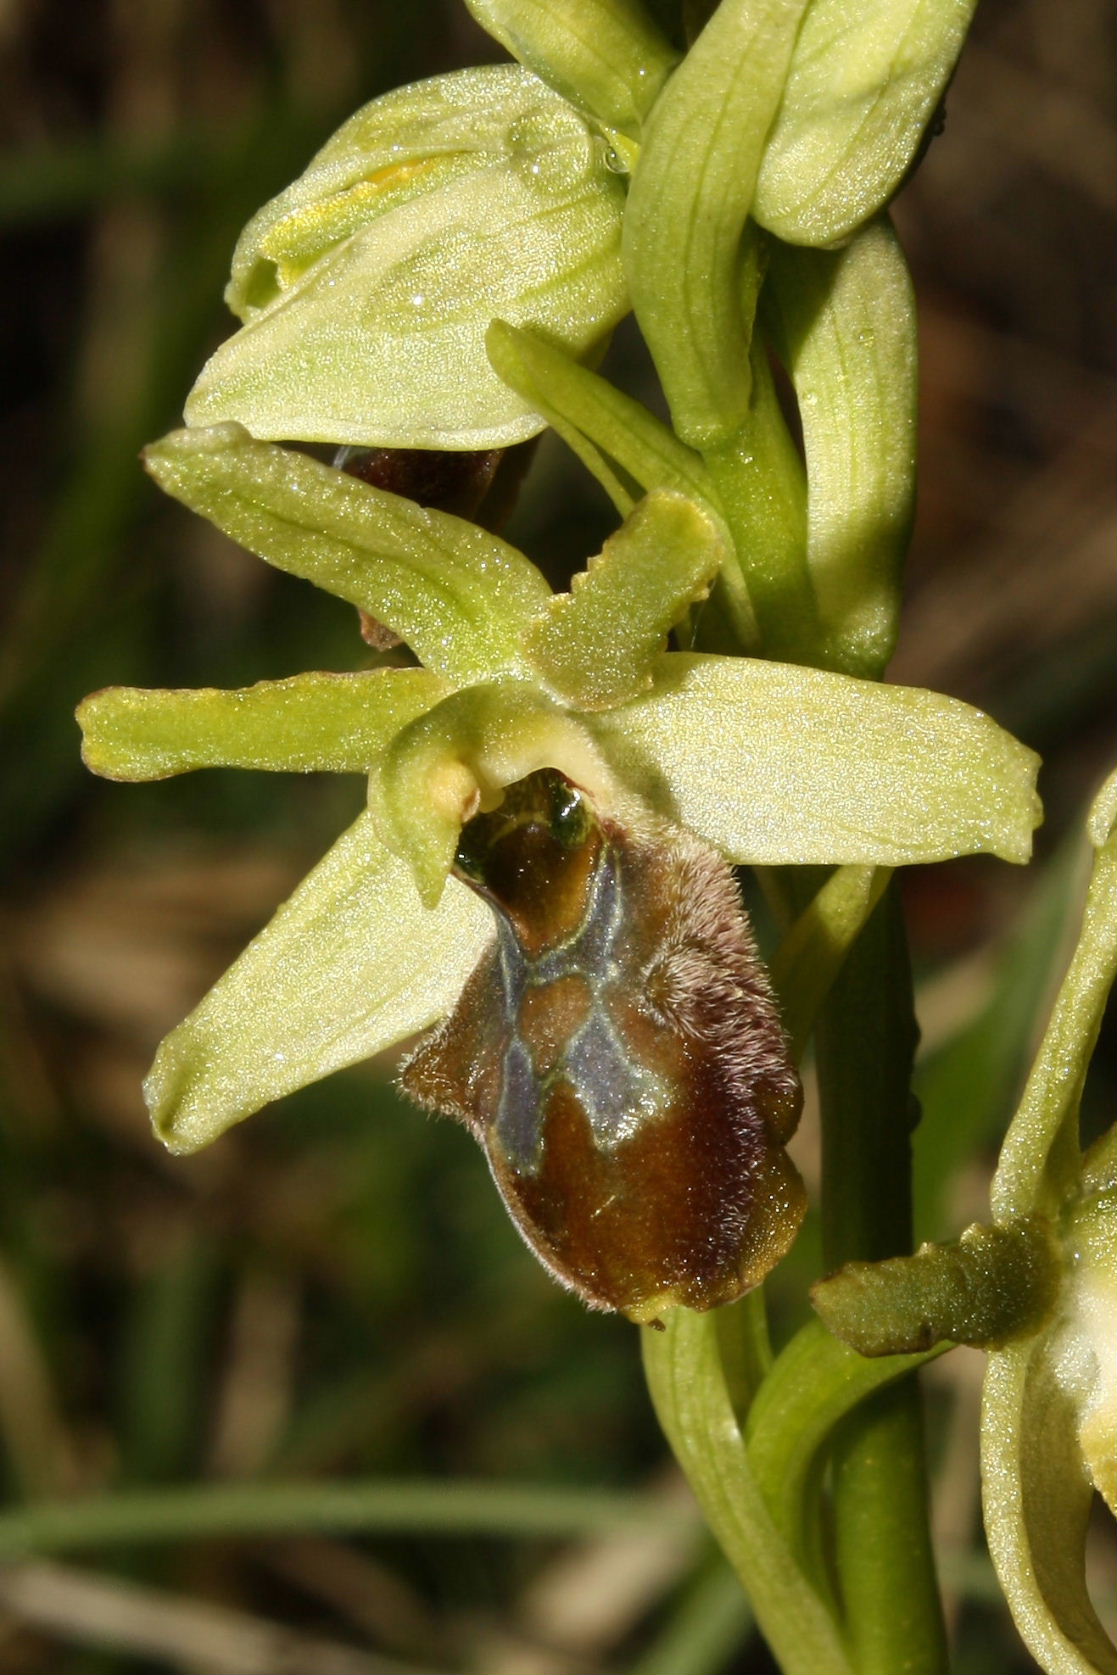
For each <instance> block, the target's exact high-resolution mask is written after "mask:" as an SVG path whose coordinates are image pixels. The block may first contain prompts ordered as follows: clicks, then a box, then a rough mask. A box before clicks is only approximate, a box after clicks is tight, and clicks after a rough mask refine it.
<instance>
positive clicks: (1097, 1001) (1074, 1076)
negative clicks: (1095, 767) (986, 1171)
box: [991, 775, 1117, 1221]
mask: <svg viewBox="0 0 1117 1675" xmlns="http://www.w3.org/2000/svg"><path fill="white" fill-rule="evenodd" d="M1115 794H1117V775H1112V776H1111V777H1110V778H1109V780H1107V782H1106V784H1105V785H1104V786H1103V787H1102V790H1101V792H1100V793H1099V795H1098V797H1097V798H1096V799H1095V802H1094V806H1093V808H1092V810H1091V814H1090V820H1089V830H1090V835H1091V838H1092V840H1093V841H1094V843H1095V845H1097V852H1096V855H1095V859H1094V871H1093V877H1092V878H1091V880H1090V888H1089V892H1088V894H1087V897H1086V908H1085V913H1084V915H1083V920H1082V931H1081V934H1080V936H1079V939H1078V946H1077V948H1076V949H1075V952H1074V956H1073V958H1072V960H1071V963H1070V969H1069V970H1068V972H1067V974H1066V977H1065V978H1064V980H1063V984H1062V987H1061V988H1060V990H1059V993H1058V995H1057V997H1056V1000H1055V1005H1054V1008H1053V1010H1052V1013H1051V1018H1050V1021H1049V1023H1048V1025H1047V1029H1046V1030H1045V1032H1044V1036H1043V1040H1042V1042H1041V1043H1040V1048H1039V1052H1038V1053H1037V1055H1036V1059H1035V1063H1034V1065H1033V1066H1032V1071H1031V1074H1030V1075H1029V1077H1028V1081H1027V1085H1026V1086H1025V1088H1024V1093H1023V1097H1022V1098H1021V1101H1020V1106H1019V1109H1018V1110H1017V1112H1016V1115H1015V1116H1014V1117H1013V1119H1012V1122H1011V1124H1010V1126H1009V1130H1008V1133H1007V1135H1006V1136H1005V1142H1004V1146H1003V1148H1002V1150H1001V1156H1000V1160H999V1162H998V1164H997V1172H996V1174H995V1175H994V1177H993V1186H992V1192H991V1197H992V1204H993V1214H994V1216H995V1217H996V1219H997V1220H998V1221H1008V1220H1011V1219H1012V1218H1013V1217H1014V1216H1025V1215H1028V1214H1029V1213H1030V1212H1031V1211H1032V1210H1042V1211H1046V1212H1048V1213H1057V1212H1058V1211H1059V1210H1060V1209H1061V1208H1062V1207H1063V1205H1064V1204H1065V1203H1066V1202H1067V1200H1068V1199H1069V1198H1071V1197H1073V1196H1074V1195H1075V1194H1076V1193H1077V1192H1078V1190H1079V1183H1080V1178H1081V1157H1080V1153H1079V1144H1078V1108H1079V1105H1080V1103H1081V1100H1082V1087H1083V1084H1084V1082H1085V1080H1086V1070H1087V1067H1088V1066H1089V1063H1090V1057H1091V1054H1092V1053H1093V1050H1094V1044H1095V1042H1096V1041H1097V1038H1098V1031H1099V1029H1100V1028H1101V1020H1102V1014H1103V1013H1104V1011H1105V1004H1106V1001H1107V999H1108V997H1109V991H1110V989H1111V988H1112V986H1113V981H1114V977H1115V976H1117V828H1115V827H1114V825H1113V807H1114V798H1115Z"/></svg>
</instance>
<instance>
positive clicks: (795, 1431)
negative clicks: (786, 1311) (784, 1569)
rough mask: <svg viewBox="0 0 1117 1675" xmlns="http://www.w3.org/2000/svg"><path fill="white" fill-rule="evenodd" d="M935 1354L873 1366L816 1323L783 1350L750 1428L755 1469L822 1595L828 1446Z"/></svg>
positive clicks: (755, 1403)
mask: <svg viewBox="0 0 1117 1675" xmlns="http://www.w3.org/2000/svg"><path fill="white" fill-rule="evenodd" d="M933 1353H934V1352H933V1351H932V1352H931V1354H933ZM931 1354H929V1353H927V1352H924V1353H922V1354H917V1355H889V1356H886V1357H882V1358H880V1359H878V1360H875V1361H867V1360H865V1359H864V1357H863V1356H861V1355H858V1354H857V1353H856V1351H855V1350H853V1349H851V1348H850V1347H849V1345H848V1344H845V1343H841V1342H839V1340H838V1339H837V1338H835V1337H831V1335H830V1333H829V1332H828V1331H827V1330H826V1328H825V1327H824V1326H822V1325H821V1324H820V1323H819V1322H818V1321H816V1320H812V1321H808V1323H807V1324H806V1325H805V1326H803V1327H801V1328H800V1330H799V1331H798V1332H797V1333H796V1334H795V1336H794V1337H793V1338H792V1339H791V1341H790V1342H789V1343H788V1344H786V1345H785V1347H784V1348H783V1349H782V1350H781V1352H780V1354H779V1355H778V1356H777V1358H776V1361H775V1363H774V1365H773V1366H772V1368H771V1370H770V1372H769V1373H768V1375H767V1377H766V1378H765V1379H764V1381H763V1383H762V1384H761V1386H760V1388H759V1390H758V1391H757V1393H756V1396H755V1398H754V1400H753V1403H752V1406H751V1407H750V1409H749V1416H748V1424H747V1426H746V1429H745V1440H746V1442H747V1445H748V1451H749V1459H750V1462H751V1464H752V1469H753V1472H754V1474H755V1477H756V1481H757V1484H758V1486H759V1488H760V1491H761V1493H762V1494H763V1496H764V1498H765V1501H766V1502H767V1504H768V1507H769V1509H770V1511H771V1513H772V1517H773V1519H774V1520H775V1523H776V1525H777V1527H778V1529H779V1531H780V1534H781V1535H782V1536H783V1538H784V1540H785V1541H786V1542H787V1543H788V1545H789V1546H790V1548H791V1550H792V1552H793V1553H794V1554H795V1558H796V1562H797V1563H799V1564H800V1565H802V1566H803V1568H804V1570H805V1571H806V1572H807V1574H808V1575H810V1577H811V1580H812V1582H814V1584H815V1586H816V1587H818V1588H819V1589H820V1590H821V1589H822V1588H824V1586H825V1580H824V1574H823V1572H822V1570H821V1567H817V1568H816V1565H815V1555H814V1551H813V1540H812V1536H811V1533H810V1525H811V1521H812V1520H811V1512H812V1509H813V1510H814V1511H816V1512H817V1506H818V1497H817V1489H818V1484H817V1481H816V1474H817V1473H819V1472H820V1470H821V1466H822V1464H823V1455H824V1451H825V1448H826V1445H827V1443H828V1442H829V1441H830V1439H831V1437H832V1436H833V1433H834V1430H835V1428H836V1427H837V1426H838V1425H839V1424H840V1423H841V1421H842V1420H843V1419H844V1418H845V1417H846V1415H847V1414H849V1413H851V1412H852V1411H853V1409H854V1408H855V1407H856V1406H857V1405H858V1404H859V1403H860V1402H863V1401H864V1400H865V1399H866V1397H868V1396H871V1395H873V1393H874V1392H875V1391H877V1390H881V1389H883V1388H884V1387H885V1386H886V1385H888V1384H892V1383H894V1382H895V1380H896V1379H898V1378H902V1377H903V1376H904V1375H905V1374H906V1373H909V1372H911V1371H912V1370H913V1369H914V1368H916V1367H920V1366H922V1365H923V1363H924V1362H925V1361H927V1360H928V1359H930V1358H931Z"/></svg>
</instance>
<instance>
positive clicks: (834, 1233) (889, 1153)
mask: <svg viewBox="0 0 1117 1675" xmlns="http://www.w3.org/2000/svg"><path fill="white" fill-rule="evenodd" d="M816 1043H817V1054H818V1071H819V1087H820V1094H821V1103H822V1237H823V1257H824V1262H825V1266H826V1268H827V1270H828V1271H833V1269H835V1268H838V1267H840V1266H841V1265H842V1263H843V1262H848V1261H854V1260H867V1261H872V1260H874V1259H878V1258H881V1257H886V1256H893V1255H897V1254H902V1253H906V1252H907V1251H908V1250H910V1248H911V1184H910V1183H911V1156H910V1152H911V1147H910V1129H911V1113H912V1105H911V1094H910V1091H909V1084H910V1077H911V1068H912V1061H913V1058H914V1053H915V1043H916V1027H915V1021H914V1015H913V1007H912V993H911V972H910V968H909V964H908V956H907V947H906V941H905V937H904V931H903V925H902V921H901V917H900V910H899V903H898V900H897V898H896V892H895V889H894V888H893V889H892V890H890V891H889V892H888V893H887V894H886V895H885V897H884V899H883V901H882V902H881V903H880V906H879V907H878V908H877V909H876V912H875V913H874V914H873V916H872V918H871V919H870V920H869V922H868V925H867V926H866V928H865V931H864V932H863V934H862V936H861V938H860V939H859V941H858V942H857V944H856V945H855V947H854V948H853V951H852V953H851V954H850V957H849V959H848V960H847V961H846V964H845V966H844V968H843V970H842V972H841V974H840V975H839V977H838V979H837V981H836V982H835V984H834V987H833V989H832V990H831V993H830V997H829V1000H828V1001H827V1004H826V1006H825V1007H824V1008H823V1011H822V1014H821V1018H820V1022H819V1027H818V1030H817V1032H816ZM833 1461H834V1517H835V1543H836V1555H837V1566H838V1581H839V1588H840V1591H841V1596H842V1604H843V1608H844V1615H845V1621H846V1624H847V1630H848V1633H849V1636H850V1640H851V1643H852V1646H853V1649H854V1659H855V1663H856V1666H857V1668H859V1669H861V1670H864V1671H866V1672H875V1671H878V1670H882V1669H886V1670H888V1672H889V1675H896V1672H899V1671H902V1672H904V1675H940V1672H941V1671H942V1670H943V1669H944V1668H945V1667H946V1641H945V1630H944V1625H943V1621H942V1608H941V1604H940V1600H939V1594H938V1585H937V1582H936V1578H935V1567H934V1556H933V1552H932V1548H931V1538H930V1529H929V1520H928V1502H927V1478H926V1466H925V1459H924V1438H923V1425H922V1414H921V1409H920V1399H919V1391H918V1388H917V1386H916V1385H915V1384H914V1382H912V1381H911V1380H907V1381H905V1382H904V1383H902V1384H900V1385H899V1386H897V1387H896V1388H894V1389H889V1390H884V1391H881V1392H880V1393H878V1394H877V1395H875V1396H874V1397H873V1398H872V1399H871V1400H870V1401H868V1402H865V1403H863V1404H862V1405H861V1406H860V1407H858V1408H857V1409H855V1410H854V1412H853V1413H852V1414H851V1415H850V1417H849V1419H848V1420H847V1421H846V1422H845V1424H844V1425H843V1426H842V1428H841V1431H840V1432H839V1437H838V1440H837V1443H836V1446H835V1449H834V1455H833Z"/></svg>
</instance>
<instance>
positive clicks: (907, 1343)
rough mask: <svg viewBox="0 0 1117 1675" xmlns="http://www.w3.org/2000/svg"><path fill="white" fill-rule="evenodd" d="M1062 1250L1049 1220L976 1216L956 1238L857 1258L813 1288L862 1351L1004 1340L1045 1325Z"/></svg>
mask: <svg viewBox="0 0 1117 1675" xmlns="http://www.w3.org/2000/svg"><path fill="white" fill-rule="evenodd" d="M1059 1274H1060V1265H1059V1256H1058V1250H1057V1246H1056V1244H1055V1241H1054V1238H1053V1236H1052V1233H1051V1229H1050V1227H1049V1225H1048V1223H1047V1222H1046V1221H1045V1220H1044V1219H1043V1218H1042V1217H1040V1216H1025V1217H1023V1218H1022V1219H1021V1220H1020V1221H1016V1222H1013V1223H1011V1224H1010V1225H1007V1226H997V1227H984V1226H981V1225H979V1224H978V1223H975V1224H974V1225H973V1226H972V1227H968V1228H967V1229H966V1231H965V1232H964V1233H963V1234H962V1236H961V1238H960V1239H956V1240H952V1241H951V1242H950V1243H948V1244H926V1245H921V1246H920V1248H919V1250H917V1251H916V1253H915V1255H914V1256H894V1257H890V1258H888V1260H887V1261H884V1262H847V1263H846V1265H845V1266H844V1267H843V1268H839V1270H838V1272H837V1273H836V1274H832V1275H831V1276H830V1277H829V1278H828V1279H825V1280H820V1281H819V1282H818V1283H817V1284H816V1285H814V1286H813V1287H812V1288H811V1301H812V1302H813V1303H814V1306H815V1308H816V1309H817V1311H818V1313H819V1315H820V1316H821V1317H822V1319H823V1320H824V1321H825V1323H826V1325H827V1326H828V1327H829V1329H830V1331H831V1332H833V1333H834V1334H835V1336H836V1337H839V1338H842V1339H843V1340H844V1342H846V1343H847V1344H850V1345H851V1346H852V1348H853V1349H855V1350H856V1351H857V1353H858V1354H859V1355H873V1356H876V1355H900V1354H908V1353H915V1352H919V1351H922V1350H927V1349H931V1348H933V1346H934V1345H935V1344H937V1343H943V1342H949V1343H965V1344H971V1345H976V1346H977V1347H979V1348H982V1349H998V1348H1001V1347H1003V1345H1004V1344H1006V1343H1009V1342H1010V1341H1011V1340H1012V1339H1013V1338H1016V1337H1029V1336H1031V1335H1032V1334H1034V1333H1035V1332H1038V1331H1039V1330H1040V1328H1041V1327H1042V1326H1043V1325H1044V1323H1045V1321H1046V1320H1047V1319H1048V1318H1049V1317H1050V1315H1051V1311H1052V1309H1053V1307H1054V1305H1055V1299H1056V1296H1057V1295H1058V1290H1059Z"/></svg>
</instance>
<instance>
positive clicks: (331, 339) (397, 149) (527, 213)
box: [186, 64, 628, 448]
mask: <svg viewBox="0 0 1117 1675" xmlns="http://www.w3.org/2000/svg"><path fill="white" fill-rule="evenodd" d="M623 207H624V186H623V183H622V181H621V179H620V177H619V175H618V174H617V173H616V172H615V171H614V170H613V169H612V168H611V167H610V165H609V149H608V146H607V144H606V141H605V140H604V138H603V137H602V136H601V135H599V134H597V133H595V132H594V131H593V129H592V128H591V127H590V126H589V125H588V124H587V123H586V121H585V120H584V118H583V117H581V116H580V115H579V114H578V112H577V111H576V110H575V109H574V108H573V107H572V106H571V105H570V104H568V103H567V101H566V100H565V99H563V98H561V97H560V95H559V94H557V93H555V92H553V91H552V90H551V89H550V88H549V87H547V86H546V85H545V84H544V83H543V82H541V81H539V80H538V78H537V77H535V76H533V75H531V74H530V73H529V72H528V71H527V70H524V69H522V68H521V67H520V66H519V65H518V64H503V65H488V66H485V67H482V68H478V69H471V70H461V71H456V72H454V73H452V74H451V75H447V76H439V77H435V78H433V80H431V81H428V82H422V83H419V84H417V85H416V86H414V87H410V88H402V89H400V90H398V91H397V92H396V93H393V94H389V95H387V96H386V97H385V98H384V99H382V100H376V101H374V102H373V104H372V105H370V106H367V107H366V108H365V110H363V111H359V112H358V113H357V115H356V116H354V117H352V118H351V119H350V121H349V122H347V123H346V124H345V126H344V127H343V128H342V129H341V130H340V131H339V133H338V134H337V135H335V136H334V138H333V139H332V140H331V141H330V142H329V144H328V145H327V146H326V147H325V148H324V149H323V151H322V152H320V153H319V155H318V157H317V158H316V159H315V160H314V161H313V162H312V164H311V165H310V168H309V169H308V170H307V172H306V174H305V175H304V176H303V177H302V179H301V180H300V181H297V182H296V183H295V184H294V186H292V187H290V188H288V190H287V191H286V192H284V193H282V194H281V195H280V197H279V198H277V199H276V200H274V202H273V203H272V204H269V205H265V207H264V209H263V210H261V211H260V213H259V214H258V215H257V216H256V217H254V219H253V220H252V222H250V223H249V226H248V227H247V228H246V229H245V232H244V234H243V235H242V238H241V241H240V243H239V245H238V247H237V252H236V256H235V258H234V267H233V280H232V283H231V285H230V289H229V293H228V296H229V301H230V304H231V306H232V307H233V308H234V309H235V310H236V311H237V312H238V313H240V314H241V315H242V317H243V318H244V319H245V321H246V323H245V325H244V327H243V328H242V329H241V330H240V331H239V332H237V333H236V334H235V335H234V336H233V337H231V338H230V339H229V340H228V341H227V342H225V343H223V344H222V345H221V347H220V348H219V349H218V350H217V352H216V354H214V355H213V357H212V358H211V359H210V360H209V362H208V363H207V364H206V366H205V367H204V368H203V370H202V373H201V376H200V377H199V379H198V381H197V383H196V384H195V385H194V388H193V390H192V391H191V394H190V397H189V400H188V401H187V405H186V417H187V420H188V422H189V423H190V424H192V425H211V424H216V423H219V422H223V421H226V420H236V421H238V422H239V423H241V424H243V425H245V426H247V428H248V429H249V430H250V431H252V433H253V435H255V436H260V437H272V438H287V439H295V440H300V441H317V442H335V443H354V444H357V445H373V444H377V445H382V446H385V447H397V448H398V447H406V448H493V447H504V446H507V445H508V444H510V443H513V442H520V441H523V440H524V439H525V438H527V437H529V436H533V435H535V434H536V432H538V431H539V430H541V429H542V426H543V421H542V419H541V418H540V417H539V415H538V414H536V413H534V412H532V410H531V408H530V407H529V406H528V405H527V404H526V403H525V402H524V401H523V400H522V399H521V398H520V397H519V396H518V395H516V394H515V393H514V392H513V391H512V390H510V389H509V388H508V386H507V385H506V384H504V383H502V382H501V380H500V379H499V378H498V377H497V376H496V374H495V373H494V372H493V370H492V368H491V366H490V365H489V361H488V357H487V355H486V353H485V343H484V337H485V330H486V328H487V326H488V324H489V321H490V320H491V319H492V318H493V316H494V315H500V316H501V317H502V318H504V319H508V320H512V321H517V322H520V321H524V322H527V321H530V322H531V323H532V324H534V325H536V326H538V327H540V328H541V329H542V330H544V331H547V332H549V333H551V334H553V335H554V336H555V337H556V338H557V339H558V340H559V341H560V342H562V343H565V344H567V345H568V346H569V347H570V348H571V349H573V350H575V351H576V352H582V351H584V350H587V349H589V348H590V347H591V346H592V345H593V344H594V343H596V342H597V341H599V340H600V339H601V338H602V337H603V336H605V335H606V334H607V333H608V332H609V331H610V330H611V328H612V327H613V326H614V325H615V324H616V322H617V321H618V320H619V319H620V318H621V316H622V315H623V314H624V313H625V312H626V311H627V308H628V302H627V296H626V292H625V286H624V280H623V275H622V268H621V259H620V227H621V216H622V212H623Z"/></svg>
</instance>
